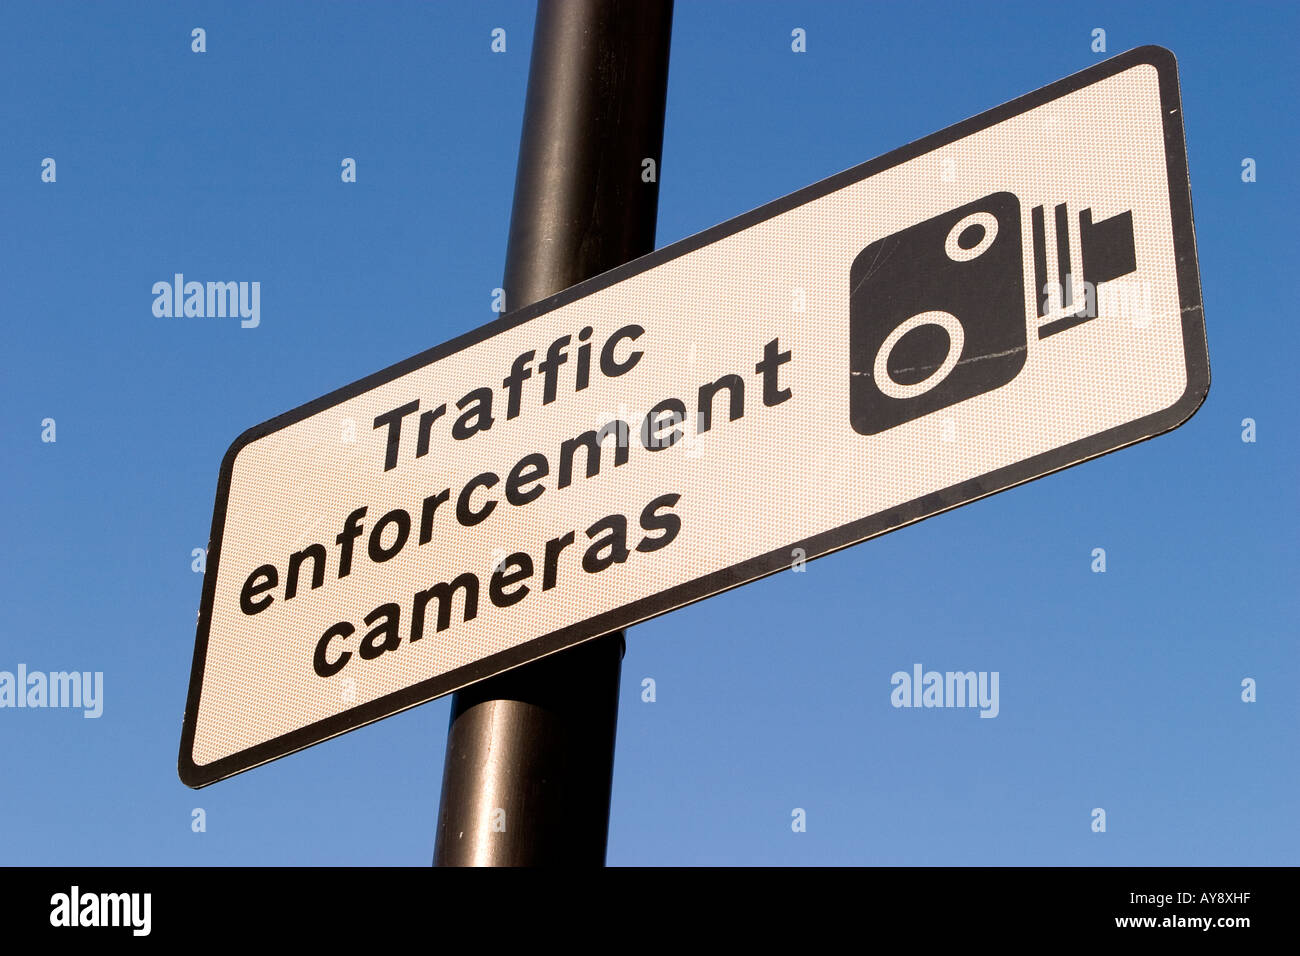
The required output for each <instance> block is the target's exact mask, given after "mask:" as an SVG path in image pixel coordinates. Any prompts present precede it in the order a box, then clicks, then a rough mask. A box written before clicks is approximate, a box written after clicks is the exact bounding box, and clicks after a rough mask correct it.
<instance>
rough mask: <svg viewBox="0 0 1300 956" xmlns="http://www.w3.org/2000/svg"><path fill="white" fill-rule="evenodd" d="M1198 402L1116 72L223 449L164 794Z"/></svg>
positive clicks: (1174, 210)
mask: <svg viewBox="0 0 1300 956" xmlns="http://www.w3.org/2000/svg"><path fill="white" fill-rule="evenodd" d="M1208 387H1209V366H1208V359H1207V353H1206V343H1205V331H1204V320H1203V315H1202V311H1201V295H1200V287H1199V279H1198V276H1197V267H1196V250H1195V240H1194V237H1193V232H1192V211H1191V201H1190V195H1189V191H1188V180H1187V167H1186V156H1185V151H1184V144H1183V130H1182V115H1181V112H1180V107H1179V97H1178V79H1177V72H1176V68H1175V64H1174V58H1173V56H1172V54H1170V53H1169V52H1168V51H1166V50H1162V49H1159V48H1156V47H1145V48H1142V49H1139V50H1134V51H1131V52H1129V53H1125V54H1122V55H1120V56H1117V57H1115V58H1113V59H1111V60H1109V61H1107V62H1105V63H1102V64H1100V65H1098V66H1096V67H1094V68H1092V69H1089V70H1086V71H1084V72H1082V73H1079V74H1077V75H1075V76H1072V77H1069V78H1067V79H1064V80H1062V81H1060V82H1058V83H1055V84H1053V85H1051V86H1049V87H1046V88H1044V89H1042V90H1038V91H1037V92H1035V93H1031V94H1029V95H1028V96H1025V97H1022V98H1021V99H1018V100H1015V101H1013V102H1011V103H1008V104H1006V105H1004V106H1001V107H998V108H997V109H994V110H991V111H990V112H988V113H985V114H983V115H981V116H978V117H975V118H974V119H971V120H968V121H966V122H964V123H961V124H958V125H957V126H954V127H952V128H951V129H948V130H945V131H943V132H940V133H936V134H934V135H933V136H929V137H927V138H925V139H923V140H921V141H919V142H916V143H913V144H912V145H910V146H906V147H903V148H902V149H899V150H897V151H895V152H893V153H890V154H889V155H887V156H884V157H881V158H880V159H876V160H873V161H871V162H869V163H866V164H865V165H862V166H859V167H857V168H855V169H851V170H848V171H847V172H844V173H841V174H840V175H838V176H834V177H832V178H830V179H828V180H825V181H824V182H821V183H818V184H816V185H814V186H810V187H808V188H807V189H803V190H801V191H799V192H797V193H794V194H793V195H790V196H787V197H785V198H784V199H780V200H777V201H776V202H773V203H771V204H769V205H767V206H764V207H762V208H760V209H757V210H754V211H753V212H751V213H748V214H746V215H744V216H741V217H740V218H738V219H735V220H733V221H731V222H728V223H724V224H722V225H720V226H716V227H714V228H712V229H709V230H707V231H705V232H703V233H701V234H699V235H697V236H694V237H692V238H689V239H686V240H683V241H682V242H679V243H676V244H674V245H672V246H669V247H667V248H664V249H660V250H658V251H657V252H654V253H652V254H651V255H648V256H646V257H644V258H642V259H639V260H637V261H635V262H632V263H629V264H627V265H625V266H622V267H620V268H617V269H614V270H612V271H611V272H608V273H605V274H604V275H601V276H598V277H596V278H594V279H591V280H590V281H587V282H584V283H581V284H580V285H578V286H575V287H573V288H571V289H568V290H566V291H564V292H563V293H561V294H559V295H557V296H554V297H552V298H550V299H548V300H546V301H544V302H541V303H538V304H536V305H533V306H530V307H528V308H526V309H522V310H520V311H518V312H515V313H511V314H507V315H506V316H504V317H502V318H501V319H500V320H499V321H497V322H494V323H492V324H491V325H488V326H485V327H483V328H481V329H478V330H476V331H473V332H470V333H468V334H466V335H463V336H461V337H460V338H458V339H456V340H454V341H452V342H449V343H447V344H445V345H442V346H439V347H438V348H435V349H432V350H430V351H428V352H425V353H423V354H421V355H417V356H415V357H414V358H412V359H409V360H407V361H405V362H402V363H400V364H398V365H395V366H393V367H392V368H389V369H387V370H385V371H382V372H379V373H377V374H375V375H372V376H370V377H368V378H366V379H363V380H362V381H359V382H356V383H355V384H353V385H349V386H347V387H345V388H342V389H340V390H338V391H336V392H333V393H331V394H329V395H326V396H325V397H323V398H320V399H318V400H316V401H314V402H311V403H310V404H308V405H305V406H303V407H301V408H298V409H296V410H294V411H291V412H288V413H287V414H284V415H281V416H280V417H278V418H275V419H273V420H271V421H269V422H266V423H265V424H262V425H258V426H257V427H255V428H253V429H250V430H249V431H248V432H246V433H245V434H244V435H242V436H240V438H239V439H238V440H237V441H236V442H235V443H234V444H233V445H232V446H231V448H230V450H229V452H228V453H227V454H226V457H225V460H224V461H223V463H222V466H221V474H220V480H219V485H218V490H217V500H216V507H215V512H214V516H213V525H212V537H211V542H210V550H209V557H208V563H207V573H206V576H205V579H204V587H203V599H202V606H201V610H200V617H199V622H198V636H197V641H196V647H195V653H194V664H193V671H192V676H191V683H190V692H189V699H188V704H187V707H186V712H185V723H184V730H183V735H182V741H181V754H180V775H181V779H182V780H183V781H184V782H185V783H187V784H189V785H191V786H196V787H197V786H204V785H206V784H209V783H212V782H214V781H216V780H219V779H222V778H223V777H227V776H229V775H231V774H233V773H237V772H239V771H241V770H246V769H248V768H250V767H253V766H256V765H258V764H260V763H264V762H266V761H268V760H272V759H274V758H276V757H280V756H283V755H284V754H287V753H291V752H293V751H295V750H298V749H301V748H303V747H306V746H308V745H311V744H314V743H317V742H319V741H322V740H325V739H328V738H329V737H332V736H335V735H337V734H340V733H343V732H345V731H348V730H351V729H353V728H355V727H359V726H361V725H363V724H366V723H369V722H371V721H374V720H377V719H379V718H382V717H385V716H388V715H390V714H394V713H397V712H398V711H401V710H404V709H406V708H408V707H412V706H414V705H416V704H419V703H422V702H424V701H427V700H431V699H433V698H435V697H438V696H441V695H443V694H447V693H450V692H452V691H454V690H457V689H458V688H461V687H464V686H466V685H468V684H471V683H473V682H475V681H478V680H482V679H484V678H486V677H489V676H492V675H494V674H497V673H500V672H502V671H504V670H507V669H509V668H512V667H516V666H519V665H521V664H524V663H527V662H529V661H532V660H535V659H537V658H540V657H542V656H545V655H548V654H552V653H555V652H557V651H559V650H562V649H564V648H566V647H569V646H571V645H573V644H576V643H579V642H581V641H584V640H588V639H590V638H593V637H597V636H599V635H601V634H606V633H609V632H611V631H614V630H617V629H619V628H622V627H626V626H628V625H631V624H634V623H636V622H637V621H641V620H644V619H646V618H648V617H652V616H654V615H657V614H661V613H663V612H665V611H669V610H671V609H673V608H676V607H680V606H682V605H684V604H687V603H690V602H692V601H696V600H699V599H701V598H705V597H708V596H710V595H713V594H717V593H719V592H721V591H724V590H727V589H729V588H732V587H735V586H737V585H740V584H744V583H745V582H747V581H752V580H754V579H756V578H759V577H762V576H764V575H767V574H772V573H775V572H778V571H782V570H785V569H788V568H790V567H791V566H792V564H795V563H797V562H799V561H801V560H804V559H810V558H814V557H817V556H819V555H823V554H826V553H828V552H831V551H834V550H837V549H839V548H843V547H846V546H847V545H850V544H854V543H856V542H859V541H862V540H865V539H867V538H870V537H873V536H874V535H878V534H881V533H883V532H886V531H889V530H891V529H894V528H898V527H900V526H902V525H905V524H908V523H910V522H913V521H916V520H918V519H920V518H924V517H927V516H929V515H933V514H937V513H938V512H941V511H945V510H947V509H949V508H952V507H954V506H956V505H960V504H963V503H965V502H968V501H972V500H974V499H976V498H980V497H983V496H985V495H988V494H991V493H993V492H996V491H999V490H1002V489H1005V488H1008V487H1011V486H1012V485H1016V484H1019V483H1021V482H1024V481H1027V480H1029V479H1032V478H1036V477H1039V476H1042V475H1045V474H1048V473H1049V472H1053V471H1057V470H1059V469H1062V468H1065V467H1068V466H1070V465H1073V464H1077V463H1079V462H1082V461H1085V460H1087V459H1090V458H1094V457H1096V456H1098V455H1101V454H1104V453H1106V452H1109V451H1113V450H1115V449H1118V448H1122V447H1124V446H1126V445H1130V444H1133V443H1134V442H1137V441H1141V440H1142V439H1145V438H1150V437H1152V436H1154V435H1157V434H1160V433H1162V432H1165V431H1168V430H1169V429H1172V428H1174V427H1176V426H1177V425H1179V424H1181V423H1182V422H1183V421H1185V420H1186V419H1187V418H1188V417H1189V416H1190V415H1191V414H1192V413H1193V412H1194V411H1195V410H1196V408H1197V407H1198V406H1199V405H1200V403H1201V402H1202V400H1203V399H1204V397H1205V394H1206V390H1207V389H1208Z"/></svg>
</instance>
